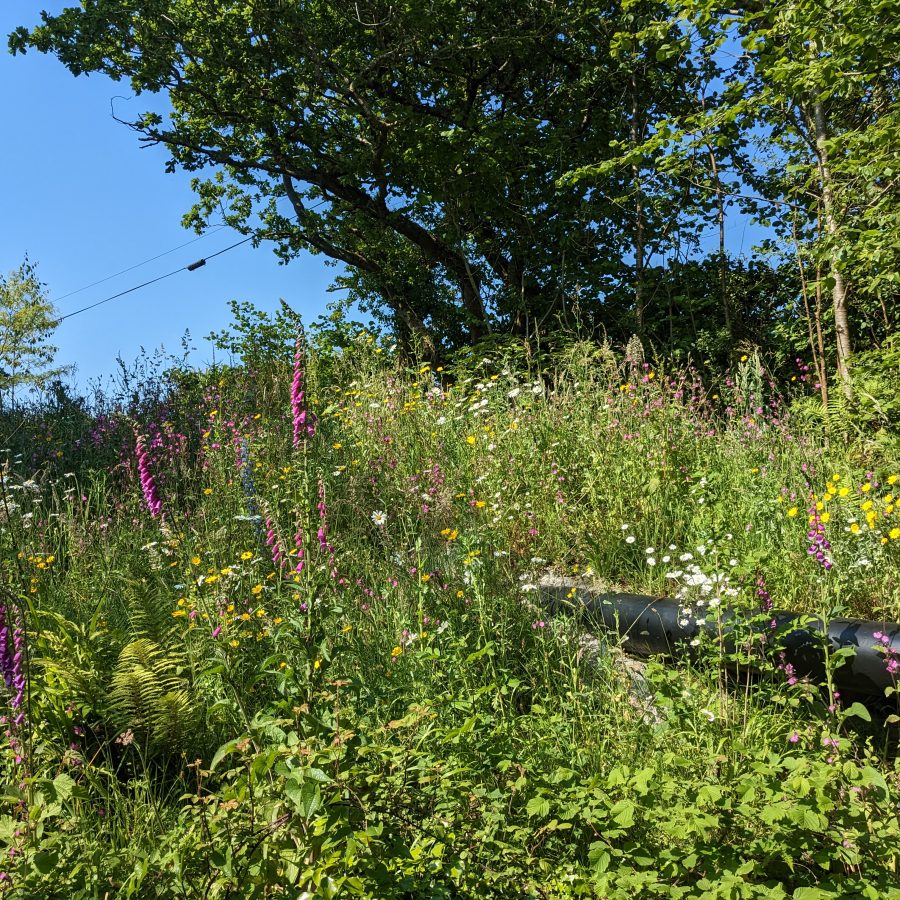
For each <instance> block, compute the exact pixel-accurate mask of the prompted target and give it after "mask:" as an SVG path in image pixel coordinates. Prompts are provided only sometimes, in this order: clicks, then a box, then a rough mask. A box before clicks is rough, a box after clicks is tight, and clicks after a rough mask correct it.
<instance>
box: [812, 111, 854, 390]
mask: <svg viewBox="0 0 900 900" xmlns="http://www.w3.org/2000/svg"><path fill="white" fill-rule="evenodd" d="M813 124H814V127H815V132H816V154H817V157H818V165H819V178H820V180H821V183H822V213H823V216H824V219H825V230H826V231H827V232H828V238H829V240H830V241H831V242H832V244H831V248H830V259H829V270H830V274H831V279H832V281H833V282H834V284H833V287H832V289H831V301H832V308H833V310H834V336H835V344H836V348H837V372H838V377H839V378H840V379H841V386H842V388H843V391H844V396H845V397H847V399H848V400H849V399H851V398H852V397H853V386H852V384H851V382H850V369H849V361H850V354H851V352H852V346H851V341H850V320H849V317H848V314H847V285H846V284H845V282H844V273H843V272H842V270H841V265H840V262H839V261H838V257H837V248H836V246H835V241H836V240H837V236H838V223H837V218H836V215H835V209H834V189H833V183H832V180H831V171H830V169H829V167H828V146H827V143H826V142H827V140H828V130H827V127H826V123H825V110H824V107H823V106H822V101H821V100H816V101H815V102H814V104H813Z"/></svg>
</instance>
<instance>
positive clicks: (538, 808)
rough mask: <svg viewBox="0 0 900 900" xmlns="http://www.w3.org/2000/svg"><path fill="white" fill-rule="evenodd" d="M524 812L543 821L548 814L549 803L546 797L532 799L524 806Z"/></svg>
mask: <svg viewBox="0 0 900 900" xmlns="http://www.w3.org/2000/svg"><path fill="white" fill-rule="evenodd" d="M525 812H526V813H527V814H528V815H529V816H530V817H534V816H537V817H538V818H540V819H543V818H544V817H545V816H546V815H548V814H549V812H550V801H549V800H548V799H547V798H546V797H532V798H531V799H530V800H529V801H528V803H527V804H526V805H525Z"/></svg>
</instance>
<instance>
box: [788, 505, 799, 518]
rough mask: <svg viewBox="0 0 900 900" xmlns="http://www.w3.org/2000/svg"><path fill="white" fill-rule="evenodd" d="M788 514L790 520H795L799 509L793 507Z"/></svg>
mask: <svg viewBox="0 0 900 900" xmlns="http://www.w3.org/2000/svg"><path fill="white" fill-rule="evenodd" d="M787 514H788V518H789V519H793V518H794V516H796V515H797V507H796V506H792V507H791V508H790V509H789V510H788V511H787Z"/></svg>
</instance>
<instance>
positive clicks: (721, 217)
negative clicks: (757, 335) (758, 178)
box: [706, 144, 734, 343]
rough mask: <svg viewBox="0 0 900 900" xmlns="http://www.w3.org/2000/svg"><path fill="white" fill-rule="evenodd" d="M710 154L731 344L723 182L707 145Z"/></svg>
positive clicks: (722, 287) (721, 284)
mask: <svg viewBox="0 0 900 900" xmlns="http://www.w3.org/2000/svg"><path fill="white" fill-rule="evenodd" d="M706 149H707V151H708V152H709V164H710V166H711V167H712V174H713V179H714V180H715V185H716V209H717V218H718V224H719V290H720V291H721V294H722V312H723V314H724V315H725V329H726V330H727V332H728V341H729V343H730V342H732V341H733V340H734V323H733V322H732V320H731V305H730V304H729V302H728V257H727V256H726V255H725V201H724V200H723V198H722V181H721V179H720V178H719V167H718V165H717V164H716V154H715V153H713V148H712V146H711V145H709V144H707V145H706Z"/></svg>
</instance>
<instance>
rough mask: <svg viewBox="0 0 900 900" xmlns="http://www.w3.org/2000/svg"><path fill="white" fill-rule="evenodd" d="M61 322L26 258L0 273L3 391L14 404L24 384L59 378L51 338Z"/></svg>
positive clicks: (41, 383) (0, 379) (0, 389)
mask: <svg viewBox="0 0 900 900" xmlns="http://www.w3.org/2000/svg"><path fill="white" fill-rule="evenodd" d="M57 324H58V320H57V318H56V313H55V310H54V308H53V305H52V304H51V303H50V301H49V299H48V298H47V292H46V289H45V287H44V285H42V284H41V282H40V280H39V279H38V277H37V271H36V269H35V267H34V265H33V264H32V263H30V262H29V261H28V260H27V259H26V260H25V262H23V263H22V265H20V266H19V267H18V268H17V269H14V270H13V271H12V272H9V273H8V274H7V275H5V276H3V275H0V392H2V396H3V398H4V400H7V399H8V401H9V402H10V403H11V404H14V403H15V401H16V392H17V390H18V389H19V388H21V387H43V386H44V385H45V384H47V383H48V382H49V381H50V380H51V379H53V378H57V377H58V376H59V375H60V374H61V373H62V372H63V369H61V368H53V366H52V363H53V357H54V356H55V354H56V347H54V346H53V345H51V344H50V343H49V339H50V336H51V334H52V333H53V331H54V330H55V328H56V326H57Z"/></svg>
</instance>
